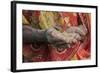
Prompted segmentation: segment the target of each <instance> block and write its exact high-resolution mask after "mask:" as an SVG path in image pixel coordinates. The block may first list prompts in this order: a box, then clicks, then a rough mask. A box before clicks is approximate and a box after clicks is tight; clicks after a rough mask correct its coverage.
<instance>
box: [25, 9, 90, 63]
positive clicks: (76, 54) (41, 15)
mask: <svg viewBox="0 0 100 73" xmlns="http://www.w3.org/2000/svg"><path fill="white" fill-rule="evenodd" d="M23 16H24V17H25V19H26V20H27V22H28V23H29V24H28V25H31V26H33V28H38V29H48V28H50V27H54V26H55V25H59V26H60V27H61V30H59V31H61V32H63V31H66V29H67V27H71V26H78V25H80V24H82V25H84V26H86V27H87V29H88V35H87V36H86V39H85V40H84V41H83V43H81V42H78V43H76V44H75V45H74V46H72V47H71V48H65V49H59V48H53V47H52V46H51V45H50V44H36V43H32V44H24V43H23V62H41V61H43V62H44V61H64V60H83V59H89V58H90V54H91V53H90V51H91V49H90V48H91V47H90V43H91V38H90V36H91V34H90V33H91V29H90V28H91V26H90V24H91V23H90V18H91V17H90V14H89V13H76V12H48V11H30V10H23ZM23 25H24V24H23Z"/></svg>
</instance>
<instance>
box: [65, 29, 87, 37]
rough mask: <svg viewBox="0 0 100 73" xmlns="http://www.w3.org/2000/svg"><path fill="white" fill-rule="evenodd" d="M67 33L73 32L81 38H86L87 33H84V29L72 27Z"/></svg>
mask: <svg viewBox="0 0 100 73" xmlns="http://www.w3.org/2000/svg"><path fill="white" fill-rule="evenodd" d="M66 32H71V33H72V32H73V33H75V32H76V33H79V34H80V35H81V36H85V35H86V31H84V29H83V28H79V27H70V28H68V29H67V30H66Z"/></svg>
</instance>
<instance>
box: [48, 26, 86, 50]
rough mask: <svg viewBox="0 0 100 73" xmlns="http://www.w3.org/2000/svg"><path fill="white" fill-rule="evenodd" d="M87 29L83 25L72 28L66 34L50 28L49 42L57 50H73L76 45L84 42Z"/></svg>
mask: <svg viewBox="0 0 100 73" xmlns="http://www.w3.org/2000/svg"><path fill="white" fill-rule="evenodd" d="M86 34H87V28H86V27H84V26H83V25H79V26H71V27H68V28H67V29H66V31H64V32H60V31H58V30H56V29H55V28H49V29H48V30H47V32H46V37H47V40H48V42H49V43H50V44H51V45H52V46H53V47H55V48H71V46H73V45H74V44H75V43H77V42H80V41H81V42H82V41H84V39H85V37H86Z"/></svg>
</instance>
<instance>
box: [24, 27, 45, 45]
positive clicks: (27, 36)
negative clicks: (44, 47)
mask: <svg viewBox="0 0 100 73" xmlns="http://www.w3.org/2000/svg"><path fill="white" fill-rule="evenodd" d="M45 33H46V30H39V29H35V28H32V27H31V26H27V25H24V26H23V42H24V43H47V39H46V35H45Z"/></svg>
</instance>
